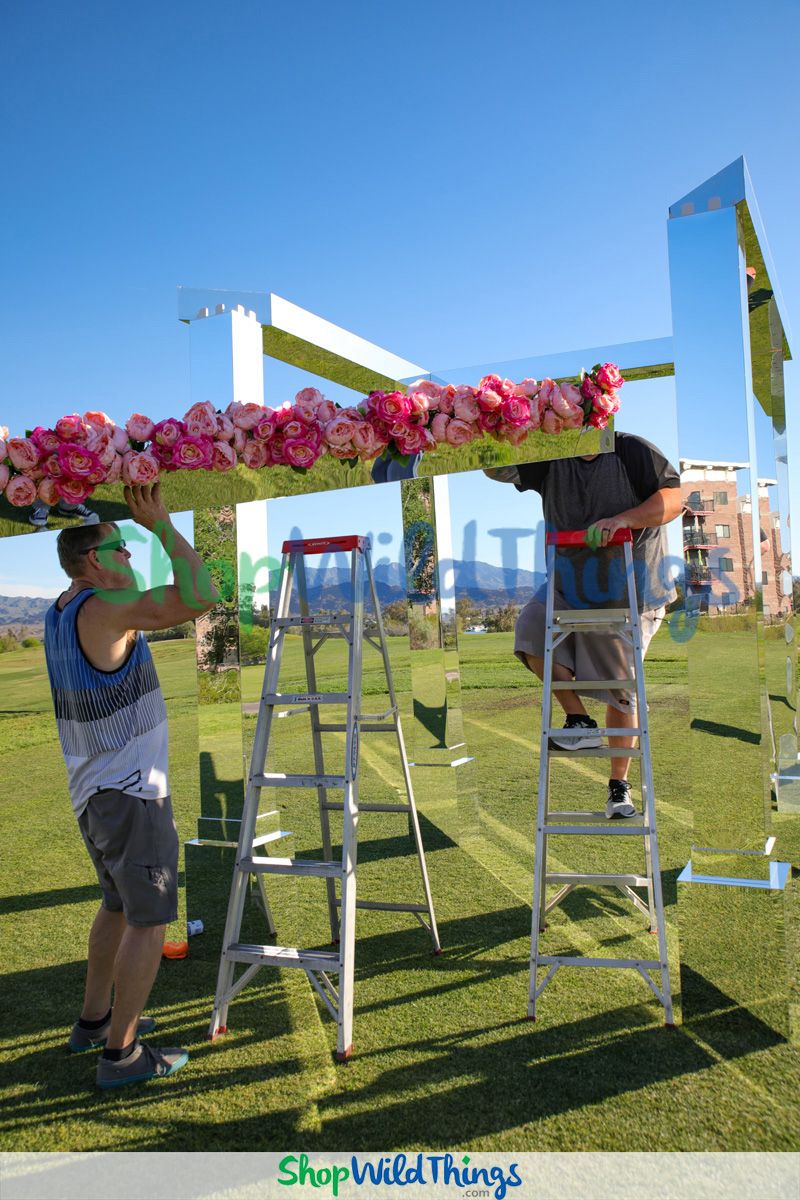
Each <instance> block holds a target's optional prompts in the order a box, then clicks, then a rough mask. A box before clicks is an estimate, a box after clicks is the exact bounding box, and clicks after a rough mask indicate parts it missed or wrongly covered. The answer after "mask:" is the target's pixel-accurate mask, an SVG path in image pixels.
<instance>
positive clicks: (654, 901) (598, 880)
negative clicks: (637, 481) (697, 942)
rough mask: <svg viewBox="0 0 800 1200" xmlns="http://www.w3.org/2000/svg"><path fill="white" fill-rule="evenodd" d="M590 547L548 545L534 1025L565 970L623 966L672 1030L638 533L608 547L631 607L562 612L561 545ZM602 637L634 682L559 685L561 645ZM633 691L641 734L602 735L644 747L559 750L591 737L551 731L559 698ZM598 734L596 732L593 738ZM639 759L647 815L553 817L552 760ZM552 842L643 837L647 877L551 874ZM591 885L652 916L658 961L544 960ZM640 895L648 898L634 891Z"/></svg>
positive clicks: (579, 541)
mask: <svg viewBox="0 0 800 1200" xmlns="http://www.w3.org/2000/svg"><path fill="white" fill-rule="evenodd" d="M585 544H586V532H585V530H570V531H564V532H561V533H552V532H549V533H548V534H547V537H546V546H547V606H546V619H545V620H546V624H545V641H544V664H543V694H542V732H541V743H540V750H539V792H538V804H537V813H536V850H535V855H536V857H535V862H534V877H533V920H532V926H531V961H530V988H529V995H528V1016H529V1017H530V1018H531V1020H535V1019H536V1002H537V1000H538V998H539V996H540V995H541V994H542V992H543V991H544V989H545V988H546V987H547V984H548V983H549V982H550V980H551V979H552V978H553V976H554V975H555V973H556V972H557V971H558V970H559V968H560V967H564V966H571V967H621V968H629V969H632V970H635V971H638V972H639V974H640V975H641V976H642V978H643V979H644V980H645V982H646V983H647V984H648V986H649V987H650V988H651V989H652V991H653V992H654V994H655V996H656V997H657V999H658V1000H659V1001H660V1003H661V1004H662V1005H663V1006H664V1022H665V1024H666V1025H668V1026H672V1024H673V1011H672V991H671V988H670V979H669V964H668V961H667V941H666V931H665V925H664V903H663V897H662V891H661V872H660V867H659V858H658V834H657V832H656V812H655V797H654V792H653V766H652V760H651V756H650V733H649V729H648V724H647V701H646V699H645V688H644V655H643V653H642V638H641V623H640V620H639V610H638V606H637V602H636V583H635V579H634V569H633V553H632V544H633V534H632V533H631V531H630V529H620V530H618V532H617V533H615V534H614V536H613V538H611V539H610V541H609V545H614V546H619V545H621V546H622V547H623V551H624V563H625V578H626V581H627V593H628V606H627V608H600V609H597V608H595V609H586V608H583V609H568V610H556V609H555V605H554V596H555V568H556V550H557V548H558V547H559V546H577V545H585ZM590 630H591V631H592V632H596V633H598V634H607V633H616V634H618V635H619V636H620V637H622V638H624V640H625V641H626V642H627V643H628V644H629V645H630V647H631V650H632V660H633V664H634V671H633V677H632V678H630V679H614V680H612V679H602V680H590V681H585V680H570V681H568V682H566V681H565V682H561V681H558V680H554V679H553V665H554V661H555V658H554V654H555V650H556V648H557V647H558V646H559V644H560V643H561V642H562V641H564V639H565V638H567V637H569V636H570V635H571V634H572V633H577V632H587V631H590ZM612 687H613V688H635V690H636V704H637V708H636V711H637V725H636V728H633V729H628V728H601V729H598V730H597V731H596V733H597V734H598V735H599V736H600V737H609V736H610V737H615V736H616V737H635V738H637V739H638V743H639V745H638V747H632V748H630V749H621V748H617V747H614V748H612V747H611V746H608V745H604V746H600V747H597V748H593V749H587V748H585V749H581V750H564V749H560V748H558V747H556V746H553V745H552V744H551V742H550V739H551V737H555V736H557V737H558V738H559V739H560V740H563V739H564V738H569V737H573V738H575V739H578V738H581V737H585V736H586V730H585V729H575V730H566V729H558V728H555V727H554V726H553V718H552V705H553V692H554V691H558V690H567V689H575V688H582V689H585V690H591V691H607V690H609V689H610V688H612ZM592 732H593V733H594V732H595V731H594V730H593V731H592ZM612 757H619V758H634V759H638V761H639V765H640V768H641V790H642V814H641V815H639V814H637V815H636V816H632V817H623V818H615V819H613V820H608V819H607V817H606V814H605V812H551V811H550V761H551V759H553V758H612ZM554 835H559V836H561V835H567V836H571V837H578V838H579V837H597V836H606V837H615V838H616V837H641V838H642V839H643V842H644V870H643V871H642V872H641V874H634V873H630V872H626V873H621V874H613V873H605V872H602V873H597V872H595V873H591V872H583V873H582V872H572V871H570V872H564V871H549V870H548V868H547V849H548V840H549V838H551V837H553V836H554ZM582 884H588V885H592V886H597V887H614V888H617V889H618V890H619V891H620V892H621V893H622V894H623V896H625V897H626V899H628V900H630V901H631V903H632V904H633V905H634V907H635V908H636V909H638V910H639V911H640V912H641V913H643V914H644V916H645V917H647V920H648V923H649V928H650V932H651V933H653V934H656V935H657V937H658V958H591V957H584V956H574V957H572V956H567V955H552V954H542V953H541V950H540V938H541V934H542V933H543V932H544V930H545V928H546V926H545V917H546V915H547V913H549V912H550V911H551V910H552V909H553V908H555V907H556V905H558V904H560V903H561V902H562V900H564V898H565V897H566V896H567V895H569V893H570V892H571V891H572V890H573V888H575V887H577V886H579V885H582ZM548 885H556V886H557V891H556V893H555V895H552V896H551V898H550V899H547V894H546V889H547V887H548ZM637 888H639V889H641V890H643V891H644V893H645V895H644V896H642V895H641V894H640V892H637V891H636V890H635V889H637ZM540 968H545V969H546V973H545V975H544V978H543V979H541V981H540V980H539V970H540ZM651 972H657V973H660V976H661V984H660V986H659V985H658V984H657V983H656V981H655V979H654V978H653V976H652V974H651Z"/></svg>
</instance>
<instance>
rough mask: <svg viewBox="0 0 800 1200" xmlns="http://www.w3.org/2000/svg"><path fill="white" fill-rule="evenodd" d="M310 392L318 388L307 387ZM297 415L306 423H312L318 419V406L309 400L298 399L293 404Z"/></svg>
mask: <svg viewBox="0 0 800 1200" xmlns="http://www.w3.org/2000/svg"><path fill="white" fill-rule="evenodd" d="M306 390H307V391H309V392H313V391H316V388H307V389H306ZM293 408H294V414H295V417H296V418H297V419H298V420H300V421H303V422H304V423H305V424H306V425H312V424H313V423H314V422H315V421H316V419H317V406H316V404H313V403H311V401H309V400H298V401H296V402H295V404H294V405H293Z"/></svg>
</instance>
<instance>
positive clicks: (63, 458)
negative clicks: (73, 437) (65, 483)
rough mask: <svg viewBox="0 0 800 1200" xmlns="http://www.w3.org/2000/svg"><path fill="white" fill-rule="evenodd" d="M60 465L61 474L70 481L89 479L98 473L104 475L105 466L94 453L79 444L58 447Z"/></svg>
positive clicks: (65, 444)
mask: <svg viewBox="0 0 800 1200" xmlns="http://www.w3.org/2000/svg"><path fill="white" fill-rule="evenodd" d="M58 465H59V466H60V467H61V474H62V475H68V476H69V477H70V479H88V478H89V476H90V475H94V474H96V473H97V472H100V474H101V476H102V474H103V473H104V472H103V464H102V463H101V462H100V459H99V458H98V457H97V455H96V454H95V453H94V451H93V450H90V449H89V448H88V447H87V446H81V445H78V444H77V443H70V442H66V443H64V444H62V445H61V446H59V447H58Z"/></svg>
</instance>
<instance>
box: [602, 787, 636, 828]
mask: <svg viewBox="0 0 800 1200" xmlns="http://www.w3.org/2000/svg"><path fill="white" fill-rule="evenodd" d="M606 816H607V817H608V819H609V821H613V820H614V818H615V817H635V816H636V807H635V805H634V803H633V801H632V800H631V785H630V784H629V783H628V781H627V779H609V781H608V799H607V800H606Z"/></svg>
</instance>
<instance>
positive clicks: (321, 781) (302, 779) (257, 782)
mask: <svg viewBox="0 0 800 1200" xmlns="http://www.w3.org/2000/svg"><path fill="white" fill-rule="evenodd" d="M250 782H251V783H252V784H253V786H254V787H259V788H266V787H286V788H290V787H293V788H294V787H296V788H315V787H324V788H343V787H344V786H345V784H346V782H347V780H346V779H345V777H344V775H284V774H282V773H281V772H280V771H277V772H272V773H268V774H265V775H254V776H253V777H252V779H251V781H250Z"/></svg>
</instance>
